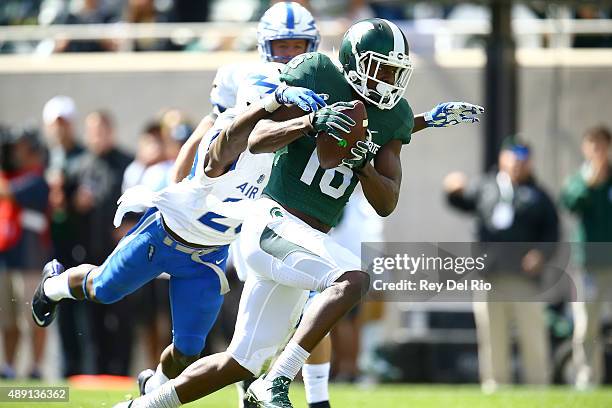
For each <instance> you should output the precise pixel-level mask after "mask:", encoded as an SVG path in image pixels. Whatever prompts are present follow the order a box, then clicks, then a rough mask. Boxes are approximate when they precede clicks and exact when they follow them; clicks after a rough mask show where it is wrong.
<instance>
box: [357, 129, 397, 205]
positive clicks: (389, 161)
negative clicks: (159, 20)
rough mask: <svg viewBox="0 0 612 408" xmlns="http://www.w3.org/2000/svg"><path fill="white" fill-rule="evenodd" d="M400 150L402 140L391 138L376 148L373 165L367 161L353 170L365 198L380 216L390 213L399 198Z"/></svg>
mask: <svg viewBox="0 0 612 408" xmlns="http://www.w3.org/2000/svg"><path fill="white" fill-rule="evenodd" d="M401 150H402V142H401V141H400V140H397V139H393V140H391V141H390V142H388V143H386V144H385V145H383V146H382V147H381V148H380V149H379V150H378V153H377V154H376V158H375V159H374V165H372V164H370V163H369V162H367V163H366V164H365V166H363V167H362V168H361V169H360V170H355V173H356V174H357V177H359V181H360V182H361V187H362V189H363V193H364V195H365V197H366V199H367V200H368V202H369V203H370V205H371V206H372V207H374V210H376V213H377V214H378V215H380V216H381V217H386V216H388V215H390V214H391V213H392V212H393V210H395V207H396V206H397V202H398V200H399V194H400V185H401V183H402V162H401V160H400V152H401Z"/></svg>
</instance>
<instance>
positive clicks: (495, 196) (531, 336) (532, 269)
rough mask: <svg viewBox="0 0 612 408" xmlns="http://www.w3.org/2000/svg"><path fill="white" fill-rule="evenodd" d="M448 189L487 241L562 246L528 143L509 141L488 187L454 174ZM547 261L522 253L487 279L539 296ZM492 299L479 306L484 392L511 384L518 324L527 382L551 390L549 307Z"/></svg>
mask: <svg viewBox="0 0 612 408" xmlns="http://www.w3.org/2000/svg"><path fill="white" fill-rule="evenodd" d="M444 186H445V190H446V193H447V197H448V200H449V203H450V204H451V205H452V206H453V207H456V208H458V209H460V210H463V211H466V212H470V213H473V214H475V216H476V219H477V225H478V234H477V239H478V240H479V241H481V242H523V243H530V242H556V241H557V240H558V238H559V233H558V217H557V212H556V210H555V207H554V205H553V203H552V201H551V199H550V198H549V196H548V195H547V194H546V192H545V191H544V190H543V189H542V188H541V187H540V186H539V185H538V184H537V183H536V181H535V179H534V177H533V175H532V161H531V153H530V149H529V147H528V146H527V145H525V144H524V143H521V142H517V141H515V140H511V139H509V140H507V141H506V142H505V143H504V146H503V147H502V151H501V152H500V154H499V170H498V171H495V172H493V173H491V174H489V175H487V176H486V177H485V178H484V179H483V180H481V181H477V182H473V183H470V184H469V185H468V184H467V181H466V177H465V175H463V174H462V173H451V174H449V175H448V176H447V177H446V179H445V180H444ZM546 255H547V254H546V253H544V251H542V250H540V249H536V248H531V249H528V250H527V249H525V250H522V251H521V252H520V253H519V254H518V256H517V257H516V258H514V259H516V260H517V261H516V264H515V265H513V266H512V267H507V266H505V265H504V266H503V267H501V268H503V269H502V270H497V271H495V272H491V273H490V274H489V275H488V276H487V279H488V280H489V282H490V283H491V284H492V287H493V288H498V289H499V288H510V287H512V288H514V290H513V293H514V294H516V295H518V296H521V295H523V296H524V295H525V294H526V293H537V291H538V283H537V282H538V281H537V279H536V278H537V277H538V276H539V274H540V273H541V271H542V266H543V263H544V261H545V258H546ZM518 260H520V261H518ZM512 269H514V270H512ZM490 296H491V295H489V294H487V295H484V297H483V298H482V299H477V300H478V301H477V302H475V303H474V314H475V319H476V329H477V334H478V356H479V365H480V377H481V383H482V386H483V390H484V391H493V390H495V389H496V387H497V386H498V385H501V384H509V383H511V381H512V370H511V367H512V365H511V361H512V359H511V347H510V342H511V336H510V333H511V331H510V325H511V324H512V323H516V325H517V329H518V330H517V335H518V343H519V348H520V352H521V363H522V364H521V367H522V374H523V380H524V382H525V383H528V384H540V385H543V384H548V383H549V382H550V357H551V356H550V345H549V336H548V330H547V326H546V318H545V304H544V303H539V302H507V301H505V302H504V301H496V299H493V298H492V297H490ZM517 300H518V299H517Z"/></svg>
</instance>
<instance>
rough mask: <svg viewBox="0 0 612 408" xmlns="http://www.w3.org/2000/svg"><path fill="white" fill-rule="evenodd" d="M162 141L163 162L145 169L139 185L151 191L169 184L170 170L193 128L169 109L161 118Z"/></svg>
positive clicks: (174, 110)
mask: <svg viewBox="0 0 612 408" xmlns="http://www.w3.org/2000/svg"><path fill="white" fill-rule="evenodd" d="M161 124H162V128H161V129H162V141H163V148H164V160H163V161H161V162H159V163H157V164H155V165H153V166H150V167H149V168H147V169H146V170H145V172H144V174H143V176H142V181H141V183H142V184H144V185H145V186H147V187H149V188H150V189H152V190H153V191H159V190H161V189H162V188H164V187H166V186H168V185H169V184H170V170H171V169H172V165H173V164H174V161H175V160H176V158H177V156H178V154H179V151H180V150H181V147H182V146H183V144H184V143H185V142H186V141H187V139H189V136H190V135H191V133H192V132H193V127H192V126H191V124H189V123H188V121H187V119H186V118H185V115H184V114H183V113H182V112H180V111H179V110H176V109H171V110H169V111H167V112H166V113H164V115H163V116H162V121H161Z"/></svg>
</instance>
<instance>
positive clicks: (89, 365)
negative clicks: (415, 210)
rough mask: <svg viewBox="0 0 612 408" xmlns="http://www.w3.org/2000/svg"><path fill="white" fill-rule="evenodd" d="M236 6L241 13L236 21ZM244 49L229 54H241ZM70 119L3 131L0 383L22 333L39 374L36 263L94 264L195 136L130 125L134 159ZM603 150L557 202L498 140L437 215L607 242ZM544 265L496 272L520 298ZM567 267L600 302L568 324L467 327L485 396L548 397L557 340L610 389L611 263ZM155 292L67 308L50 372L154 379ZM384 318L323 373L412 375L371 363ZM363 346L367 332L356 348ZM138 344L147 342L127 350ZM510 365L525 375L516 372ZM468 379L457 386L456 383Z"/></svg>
mask: <svg viewBox="0 0 612 408" xmlns="http://www.w3.org/2000/svg"><path fill="white" fill-rule="evenodd" d="M309 3H310V7H311V9H312V10H313V12H314V14H315V16H316V17H317V18H318V19H322V20H325V19H326V18H327V19H337V18H339V17H342V18H344V19H346V20H347V21H353V20H355V19H358V18H361V17H370V16H377V17H383V18H389V19H393V20H411V19H417V18H444V19H458V20H460V19H465V20H470V19H474V18H476V19H485V20H487V19H488V16H487V15H486V12H485V9H484V8H483V7H482V6H476V5H470V4H462V5H454V6H453V5H446V6H442V5H432V4H429V3H428V2H410V3H408V4H404V2H394V1H371V2H370V1H364V0H334V1H323V0H312V1H310V2H309ZM236 4H240V7H238V8H237V7H236ZM268 4H269V2H268V1H258V0H250V1H247V2H245V1H238V0H235V1H234V0H229V1H226V0H224V1H220V0H217V1H215V0H211V1H188V0H155V1H154V0H123V1H122V0H74V1H69V0H18V1H17V0H5V1H3V2H1V3H0V24H1V25H26V24H40V25H50V24H92V23H100V24H107V23H108V24H113V23H117V22H130V23H139V22H148V23H150V22H201V21H212V22H214V21H256V20H257V19H258V18H259V17H260V15H261V13H262V12H263V11H264V10H265V8H266V7H267V6H268ZM534 4H535V5H529V6H528V5H520V6H517V10H516V13H517V14H518V15H520V16H521V18H533V19H541V18H547V17H555V16H553V15H550V13H549V12H550V9H549V8H548V7H547V6H546V2H540V3H539V4H541V6H538V5H537V4H538V3H534ZM237 9H240V10H241V13H239V14H237V13H236V12H235V10H237ZM571 13H572V16H573V17H574V18H577V19H599V18H605V19H609V18H612V7H596V6H591V5H585V6H575V7H573V8H571ZM254 45H255V44H254V43H251V46H254ZM573 46H575V47H612V35H599V36H586V37H582V36H575V37H574V39H573ZM132 47H133V48H131V50H132V51H159V50H182V49H185V50H197V49H207V50H208V49H211V47H210V45H208V46H203V45H202V44H201V43H188V44H179V43H175V42H173V41H171V40H170V39H139V40H137V41H134V42H133V44H132ZM240 47H242V46H237V48H239V49H246V48H240ZM117 50H125V48H124V47H122V46H121V45H120V44H118V43H117V42H115V41H113V40H78V41H74V40H73V41H68V40H58V39H57V38H56V39H52V40H51V39H50V40H46V41H42V42H40V43H33V42H27V43H12V42H4V43H1V44H0V52H4V53H27V52H47V53H49V52H90V51H117ZM77 109H78V107H77V106H76V105H75V102H74V101H73V100H72V99H71V98H70V97H69V96H56V97H54V98H53V99H51V100H49V101H48V102H47V103H46V105H45V107H44V109H43V111H42V112H41V115H42V123H43V126H42V127H41V128H38V127H37V126H35V125H33V124H32V125H28V124H15V123H7V124H4V125H3V126H2V127H1V128H0V132H1V138H0V160H1V165H2V168H1V176H0V225H2V228H0V311H1V312H0V329H1V333H2V344H3V346H4V363H3V365H2V367H0V378H13V377H15V375H16V372H15V359H16V350H17V348H18V347H19V346H20V343H21V342H22V340H20V339H23V337H22V334H23V333H24V332H25V331H28V330H30V333H31V336H30V337H31V338H32V340H33V344H32V347H33V352H32V359H31V360H32V365H31V367H29V369H28V370H27V373H26V375H28V376H29V377H30V378H39V377H40V376H41V361H42V358H43V355H44V348H45V345H46V344H47V341H46V339H45V332H44V331H43V330H41V329H37V328H34V327H30V328H29V329H28V328H27V327H26V325H30V326H33V325H32V324H30V323H31V318H30V317H29V310H27V307H28V304H29V303H28V302H29V301H30V299H31V295H32V293H33V291H34V288H35V286H36V284H37V283H38V281H39V279H40V270H41V268H42V266H43V264H44V262H46V261H47V260H49V259H50V258H51V257H56V258H58V259H59V260H60V261H61V262H62V263H63V264H64V265H66V267H72V266H76V265H78V264H82V263H91V264H98V265H99V264H101V263H102V262H104V259H105V258H106V257H107V256H108V255H109V254H110V253H111V251H112V250H113V248H114V247H115V245H116V244H117V242H118V241H119V240H120V239H121V237H122V236H123V235H124V234H125V233H126V232H127V230H128V228H129V227H130V222H131V223H132V225H133V223H135V222H136V220H137V218H133V219H131V221H130V222H127V223H126V222H124V224H123V225H122V226H121V227H120V228H119V229H115V228H114V227H113V223H112V219H113V215H114V212H115V208H116V202H117V199H118V198H119V196H120V195H121V192H122V191H124V190H125V189H126V188H129V187H131V186H134V185H137V184H144V185H147V186H149V187H151V188H152V189H154V190H159V189H161V188H163V187H165V186H166V185H167V184H168V172H169V170H170V168H171V166H172V163H173V161H174V160H175V159H176V157H177V154H178V151H179V149H180V147H181V145H182V143H184V142H185V140H186V139H187V138H188V137H189V135H190V134H191V132H192V130H193V126H194V124H196V123H197V122H194V121H197V120H199V119H200V118H188V117H186V115H185V114H184V113H182V112H180V111H178V110H176V109H171V108H169V109H166V110H163V111H161V112H157V113H154V114H152V116H151V118H150V120H148V121H146V122H145V123H143V124H142V130H141V133H140V135H139V137H138V142H137V145H136V146H134V151H131V152H125V151H122V150H121V149H119V148H118V147H117V145H116V143H115V142H116V140H117V135H116V134H115V129H116V127H117V126H116V125H117V124H116V123H115V120H114V118H113V116H112V115H111V114H110V113H109V112H108V111H106V110H98V111H94V112H89V113H88V114H87V115H86V116H85V119H84V122H83V123H77V118H78V115H77ZM594 125H596V124H594ZM77 129H83V134H82V135H81V134H77ZM122 136H123V135H122ZM610 139H611V136H610V130H609V129H607V128H605V127H601V126H600V127H593V128H590V129H585V130H584V137H583V145H582V149H583V155H584V165H583V166H582V167H581V168H580V169H576V174H575V175H574V176H573V177H572V178H571V179H570V180H569V181H568V182H567V185H566V187H565V188H564V189H563V191H562V192H561V194H559V196H558V197H557V196H555V195H554V194H551V192H547V188H546V186H543V185H540V183H538V182H537V178H536V175H535V174H533V161H532V154H531V153H532V152H531V147H530V146H529V145H528V144H527V143H525V142H524V141H523V140H520V138H509V139H508V141H507V143H505V144H504V146H502V150H501V153H500V156H499V166H498V167H497V168H495V169H492V170H491V173H490V174H487V175H485V176H483V178H482V179H479V180H468V179H467V177H466V176H465V175H463V174H461V173H452V174H449V175H448V177H447V178H446V179H445V180H444V184H443V186H432V187H431V188H438V189H440V190H444V191H445V193H446V195H447V199H448V203H449V207H454V208H455V209H458V210H460V211H462V212H466V213H468V214H470V215H471V216H473V217H474V219H475V223H476V225H477V228H476V231H477V234H476V235H475V236H474V239H475V240H481V241H487V240H494V241H524V242H538V241H546V242H550V241H568V240H573V239H574V237H565V236H562V235H561V233H560V228H559V213H560V212H561V211H562V210H563V211H569V212H571V213H573V215H574V216H575V217H576V218H577V220H578V225H579V230H578V231H577V235H576V237H575V239H576V240H578V241H581V242H612V169H611V166H610V161H609V151H610V144H611V140H610ZM365 207H368V205H367V203H365V202H364V201H363V199H361V201H360V202H357V203H353V206H352V207H349V209H348V210H347V211H356V213H355V214H357V216H358V217H361V218H360V220H361V222H362V223H363V224H366V222H364V221H363V220H364V219H367V223H369V224H370V225H369V226H368V227H367V228H366V227H363V229H364V230H367V231H377V232H376V234H379V235H380V239H379V240H384V237H383V236H382V221H381V220H380V219H378V218H376V216H375V215H371V216H370V215H368V214H371V213H372V211H367V209H364V208H365ZM360 211H361V212H360ZM449 211H450V210H449ZM366 217H367V218H366ZM347 219H350V218H349V216H348V215H347ZM360 226H361V225H360ZM342 228H343V227H342V225H341V226H340V227H339V228H338V234H342ZM500 231H501V232H500ZM348 234H349V236H350V234H351V233H348ZM375 236H376V237H378V235H375ZM369 238H370V240H372V241H376V240H377V239H373V238H372V236H370V237H369ZM353 242H356V241H355V240H354V239H353ZM543 262H545V259H543V256H542V254H538V253H528V254H525V257H524V259H522V260H521V262H520V265H518V266H517V270H514V271H507V272H508V274H507V275H508V276H510V279H511V280H513V281H514V283H515V284H517V285H519V286H521V287H523V288H525V290H530V288H531V287H532V286H533V285H534V282H535V279H534V277H537V274H538V270H539V269H540V267H541V265H542V263H543ZM579 267H580V268H582V269H583V270H585V271H587V273H586V274H585V277H584V281H585V282H586V281H588V282H590V283H589V287H590V288H591V289H592V287H593V286H594V287H596V288H597V287H599V288H600V292H599V293H597V291H595V293H594V294H593V296H592V297H591V298H590V300H591V301H590V303H588V304H587V303H584V302H576V303H574V304H573V305H572V307H565V308H563V307H561V308H557V309H555V310H556V311H557V312H559V311H560V312H559V313H558V314H561V315H565V316H566V317H567V319H563V321H564V322H568V323H567V325H565V326H564V327H565V328H564V329H559V327H553V325H554V324H555V322H553V321H552V320H551V317H550V314H549V311H550V308H551V306H550V305H546V304H543V303H539V304H535V303H521V304H518V303H508V302H505V303H504V302H497V303H484V302H483V303H475V307H474V313H473V315H472V314H471V313H470V319H471V323H470V324H471V325H472V327H475V328H476V329H477V347H478V357H479V359H478V364H479V373H480V380H481V382H482V384H483V386H484V387H485V388H486V389H490V390H494V389H495V388H496V387H497V386H498V385H500V384H507V383H511V382H513V381H515V374H516V372H517V371H518V372H522V375H521V376H520V378H521V381H522V382H524V383H531V384H540V385H544V384H549V383H551V382H553V381H555V382H559V381H564V380H567V378H561V379H560V378H558V375H557V374H556V373H554V372H553V371H554V368H553V364H554V361H553V355H554V354H555V350H553V349H554V348H555V347H556V346H557V345H558V342H557V341H556V340H558V338H560V337H563V336H564V337H565V339H566V340H568V342H569V344H571V350H569V351H570V353H569V354H567V353H566V355H570V358H572V359H573V361H574V366H575V372H576V374H575V375H573V376H572V378H571V381H574V382H575V384H576V385H577V386H578V387H581V388H588V387H590V386H593V385H596V384H598V383H600V382H602V381H611V380H612V379H611V378H610V374H609V373H608V377H606V367H605V365H604V361H605V343H604V337H603V336H604V334H605V333H606V332H604V331H602V316H603V313H602V304H603V299H602V298H601V292H603V291H604V290H605V289H609V288H612V281H610V279H612V266H611V265H595V266H594V267H593V265H590V264H589V261H588V259H585V260H583V261H582V264H581V265H579ZM228 276H229V280H230V284H231V286H232V291H231V292H230V293H229V294H228V295H227V296H226V301H225V305H224V310H223V311H222V314H221V317H220V319H219V321H218V322H217V325H216V328H215V330H214V331H213V334H212V335H211V336H209V340H208V345H207V349H206V352H216V351H219V350H223V349H224V348H225V346H226V345H227V343H228V342H229V340H230V339H231V336H232V332H233V326H234V321H235V316H236V308H237V305H238V299H239V296H240V286H241V283H240V282H239V280H238V279H237V277H236V276H235V273H233V272H232V270H231V268H230V270H229V271H228ZM508 276H502V277H494V278H495V279H506V278H508ZM593 282H595V283H593ZM167 285H168V282H167V280H164V279H163V278H160V279H157V280H155V281H154V282H153V283H152V284H150V285H147V286H146V287H145V288H143V289H141V290H139V291H137V292H136V293H134V294H133V295H130V296H128V297H127V298H125V299H124V300H122V301H120V302H118V303H116V304H112V305H98V304H93V303H83V302H79V303H75V302H70V301H64V302H63V303H62V304H61V305H60V313H59V316H58V325H57V326H58V331H59V335H60V345H61V350H62V353H61V361H57V362H56V363H58V364H59V365H61V367H62V372H61V374H62V375H63V376H71V375H75V374H82V373H91V374H120V375H127V374H130V373H133V372H135V371H136V370H137V369H140V368H143V367H132V366H130V364H131V363H132V362H133V361H134V355H133V352H134V351H135V347H134V345H135V344H142V345H144V347H145V348H146V350H144V351H146V353H141V354H145V361H144V363H143V364H144V367H154V366H155V365H156V364H157V363H156V361H157V358H158V356H159V353H160V352H161V350H162V349H163V347H165V346H166V345H167V344H168V343H169V342H170V338H171V337H170V335H171V333H170V329H169V327H170V324H169V310H168V308H169V306H168V300H167V292H168V291H167ZM555 307H556V306H555ZM383 315H384V307H383V306H382V305H381V304H380V303H376V302H368V303H366V304H365V306H364V307H363V308H361V309H360V310H356V311H355V312H354V313H352V314H351V315H350V316H349V317H348V318H347V319H346V320H345V321H343V322H341V323H340V324H339V325H338V327H337V328H336V329H335V331H334V333H333V335H332V337H333V342H334V361H333V364H332V367H333V372H332V375H333V376H334V377H335V378H336V379H338V380H348V381H354V380H357V379H359V378H363V376H366V377H368V376H370V377H369V378H373V379H375V380H389V379H390V380H402V379H404V380H405V379H407V378H410V375H404V376H401V375H394V372H395V371H394V369H393V368H392V367H391V365H392V364H394V363H397V364H398V365H400V366H401V365H402V364H403V365H406V366H413V367H415V368H414V369H420V368H421V366H420V365H418V364H416V363H415V362H414V361H418V358H417V359H415V360H410V357H409V356H406V355H401V354H399V355H398V354H393V350H387V351H385V350H383V351H381V352H379V351H376V347H377V346H380V345H382V344H383V343H384V338H383V337H382V334H381V332H380V331H379V330H377V329H376V328H375V323H374V324H373V322H376V321H378V320H380V319H381V318H382V317H383ZM472 316H473V317H472ZM512 324H516V326H517V333H516V336H515V334H514V332H513V331H512V330H511V329H510V327H511V325H512ZM572 324H573V329H572ZM559 331H560V332H562V333H561V334H559V333H558V332H559ZM553 332H555V333H556V334H555V333H553ZM363 333H366V334H365V335H363V337H361V335H362V334H363ZM139 336H140V337H141V338H144V339H146V340H145V341H140V342H139V340H138V337H139ZM514 338H516V340H517V343H518V346H519V347H518V348H519V351H520V352H521V359H520V363H519V364H518V365H517V364H514V363H513V362H514V361H515V360H514V359H513V357H512V354H513V351H514V348H513V345H512V343H513V341H512V340H513V339H514ZM360 350H361V354H360ZM364 350H365V352H364ZM141 351H142V350H141ZM377 353H378V354H377ZM385 353H387V354H386V356H385ZM517 366H518V367H520V368H521V369H519V370H517V369H516V367H517ZM611 370H612V365H610V364H608V372H610V371H611ZM419 378H420V377H419ZM449 378H450V377H449ZM420 379H422V378H420ZM469 379H470V377H469V376H464V377H462V378H459V379H457V380H456V381H461V380H469ZM447 380H448V379H447ZM449 381H453V380H449Z"/></svg>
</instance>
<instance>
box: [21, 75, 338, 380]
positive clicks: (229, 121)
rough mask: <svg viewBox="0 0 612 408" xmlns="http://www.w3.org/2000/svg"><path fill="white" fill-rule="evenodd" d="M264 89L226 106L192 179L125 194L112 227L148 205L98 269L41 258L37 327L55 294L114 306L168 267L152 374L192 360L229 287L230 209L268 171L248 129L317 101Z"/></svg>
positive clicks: (249, 195)
mask: <svg viewBox="0 0 612 408" xmlns="http://www.w3.org/2000/svg"><path fill="white" fill-rule="evenodd" d="M276 72H277V71H276ZM265 79H267V80H268V81H270V82H273V81H278V79H277V78H275V77H270V78H267V77H266V78H265ZM276 83H277V84H278V82H276ZM264 95H265V97H264V98H263V99H261V100H260V101H256V103H251V106H250V107H249V108H248V109H246V110H245V111H243V112H228V113H227V114H226V115H225V116H224V117H223V118H221V120H219V121H218V123H217V125H216V126H215V128H214V129H213V130H211V131H210V132H209V133H208V136H207V137H205V138H204V139H203V141H202V143H201V148H200V150H199V156H200V157H201V160H200V161H199V163H198V164H197V166H196V169H195V173H194V175H193V177H190V178H188V179H185V180H184V181H182V182H181V183H179V184H174V185H172V186H169V187H167V188H165V189H163V190H161V191H159V192H152V191H151V190H149V189H147V188H145V187H143V186H136V187H134V188H132V189H129V190H128V191H126V192H125V194H124V195H123V196H122V197H121V199H120V200H119V203H120V205H119V208H118V210H117V214H116V216H115V225H118V224H120V223H121V219H122V217H123V215H124V214H125V213H126V212H128V211H134V212H143V211H144V210H146V209H147V208H148V211H147V212H146V213H145V215H143V217H142V218H141V219H140V221H139V223H138V224H137V225H136V226H135V227H134V228H133V229H132V230H131V231H130V232H129V233H128V234H127V235H126V236H125V237H124V238H123V239H122V240H121V241H120V242H119V244H118V245H117V247H116V248H115V250H114V251H113V253H112V254H111V255H109V257H108V258H107V259H106V261H105V262H104V263H103V264H102V265H100V266H96V265H89V264H84V265H79V266H77V267H74V268H70V269H68V270H65V269H64V267H63V265H61V264H60V263H59V262H58V261H57V260H52V261H51V262H49V263H47V265H46V266H45V268H44V269H43V274H42V280H41V282H40V284H39V286H38V288H37V290H36V292H35V294H34V297H33V300H32V317H33V319H34V321H35V322H36V324H38V325H39V326H41V327H46V326H48V325H49V324H51V323H52V322H53V320H54V318H55V315H56V307H57V304H58V303H59V302H60V301H61V300H62V299H73V300H88V301H92V302H98V303H114V302H116V301H118V300H120V299H122V298H123V297H125V296H126V295H128V294H130V293H132V292H134V291H135V290H136V289H138V288H140V287H142V286H143V285H145V284H146V283H148V282H149V281H151V280H152V279H154V278H156V277H157V276H158V275H159V274H161V273H162V272H166V273H168V274H169V275H170V303H171V307H172V309H171V310H172V325H173V327H172V329H173V342H172V344H171V345H170V346H168V348H166V350H164V352H163V353H162V355H161V358H160V365H159V367H158V371H159V373H160V377H161V378H162V379H163V378H165V379H167V378H174V377H176V376H177V375H178V374H180V373H181V372H182V371H183V370H184V369H185V368H186V367H187V366H188V365H189V364H191V363H192V362H194V361H195V360H197V359H198V357H199V355H200V353H201V351H202V349H203V348H204V344H205V340H206V336H207V334H208V331H209V330H210V328H211V327H212V324H213V323H214V321H215V319H216V316H217V314H218V312H219V309H220V307H221V303H222V301H223V294H224V293H226V292H227V291H228V290H229V287H228V283H227V279H226V277H225V274H224V269H225V261H226V258H227V248H228V244H229V243H230V242H231V241H232V240H233V239H234V238H235V237H236V234H238V232H239V231H240V225H241V222H242V217H243V216H244V215H245V214H244V211H242V209H241V208H233V206H232V205H233V204H235V205H236V206H238V205H239V204H240V201H241V200H243V199H253V198H257V197H258V196H259V195H260V194H261V191H262V190H263V188H261V187H258V186H259V185H262V183H264V181H267V173H268V172H269V171H270V164H269V157H268V156H266V155H254V154H251V153H250V152H249V151H248V150H245V149H246V147H247V141H248V137H249V134H250V133H251V131H252V130H253V129H254V128H255V126H256V124H258V122H259V121H260V120H261V119H265V118H268V117H270V115H271V113H272V112H274V111H275V110H276V109H278V108H279V107H281V106H282V105H292V104H294V105H297V106H299V108H300V109H302V110H304V111H309V112H310V111H316V110H318V108H319V107H321V106H325V102H324V100H323V99H322V98H321V96H319V95H316V94H315V93H313V92H312V91H310V90H308V89H306V88H299V87H288V86H285V85H283V86H279V87H276V86H275V89H274V90H273V92H271V93H267V92H265V93H264ZM330 119H332V118H330ZM294 133H295V132H294ZM294 137H295V136H294ZM290 141H291V139H288V140H287V143H289V142H290Z"/></svg>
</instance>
